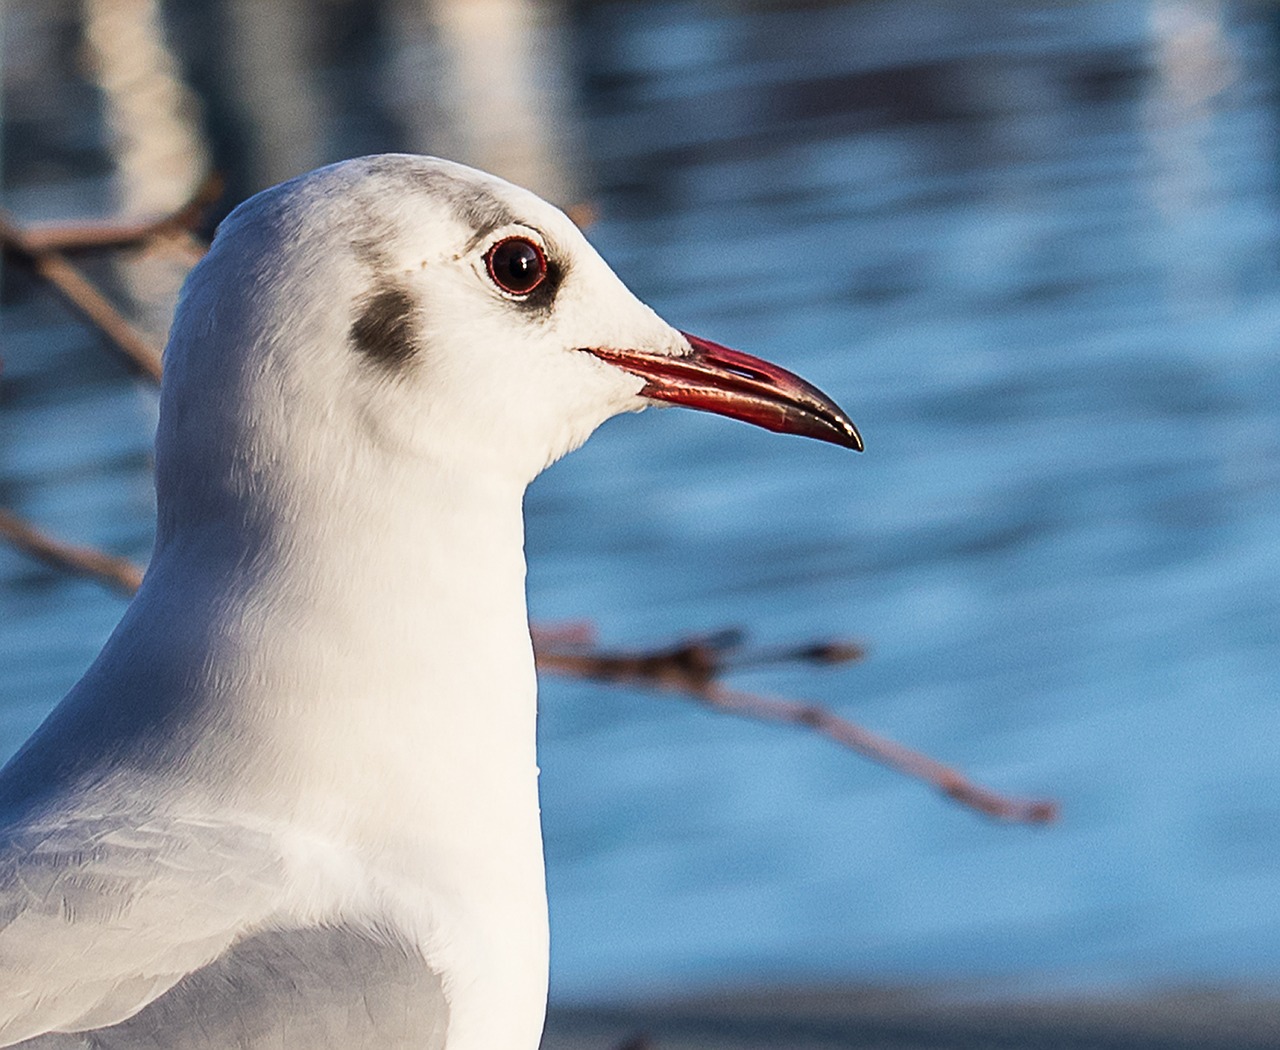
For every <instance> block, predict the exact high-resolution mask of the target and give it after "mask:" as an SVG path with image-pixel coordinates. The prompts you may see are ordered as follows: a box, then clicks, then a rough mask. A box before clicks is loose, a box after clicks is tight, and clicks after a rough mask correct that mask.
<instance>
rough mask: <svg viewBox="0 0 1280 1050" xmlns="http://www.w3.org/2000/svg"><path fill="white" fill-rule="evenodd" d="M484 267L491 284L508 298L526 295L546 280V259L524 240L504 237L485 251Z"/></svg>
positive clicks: (531, 243)
mask: <svg viewBox="0 0 1280 1050" xmlns="http://www.w3.org/2000/svg"><path fill="white" fill-rule="evenodd" d="M484 262H485V266H487V267H488V268H489V276H490V277H491V278H492V279H493V283H494V284H496V285H497V286H498V287H499V288H501V289H502V290H503V291H504V292H506V293H507V294H508V295H520V296H524V295H528V294H529V293H530V292H532V291H533V290H534V289H535V288H537V287H538V285H540V284H541V283H542V282H543V281H544V280H545V279H546V276H547V256H546V254H545V253H544V252H543V250H542V249H541V248H540V247H539V246H538V245H536V244H534V242H533V241H531V240H529V239H528V238H527V237H508V238H507V239H506V240H503V241H499V242H498V243H497V244H495V245H494V246H493V247H492V248H490V249H489V254H488V255H486V256H485V257H484Z"/></svg>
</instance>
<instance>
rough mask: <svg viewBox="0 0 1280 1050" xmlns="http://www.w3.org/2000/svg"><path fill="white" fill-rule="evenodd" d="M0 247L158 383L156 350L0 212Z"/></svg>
mask: <svg viewBox="0 0 1280 1050" xmlns="http://www.w3.org/2000/svg"><path fill="white" fill-rule="evenodd" d="M0 244H3V246H4V249H5V251H6V252H7V253H8V254H9V255H11V256H12V257H14V258H17V259H20V260H22V261H23V262H25V263H26V264H27V265H28V266H30V267H31V268H32V269H33V270H34V271H35V272H36V274H38V275H39V276H40V277H42V278H44V279H45V280H46V281H48V282H49V283H50V284H51V285H53V287H54V288H56V289H57V290H58V291H59V292H60V293H61V294H62V297H63V298H64V299H65V300H66V301H67V302H68V303H70V305H71V306H72V308H73V309H74V310H75V311H76V312H77V313H79V314H80V315H81V316H82V317H84V319H85V320H87V321H88V322H89V323H90V324H91V325H92V326H93V327H95V328H96V329H98V331H99V332H101V333H102V334H103V335H105V336H106V337H107V338H108V339H109V340H111V342H112V343H114V344H115V347H116V349H117V350H119V351H120V352H121V353H122V354H124V355H125V357H127V358H128V359H129V360H130V361H131V362H133V364H134V365H135V366H137V368H138V369H139V370H140V371H142V372H143V373H144V374H146V375H148V376H150V377H151V378H152V379H154V380H155V381H156V382H157V383H158V382H159V381H160V351H159V349H158V348H157V347H156V346H155V345H154V344H153V343H152V342H151V340H150V339H148V338H147V337H146V336H145V335H143V334H142V333H141V332H140V331H138V329H137V328H135V327H134V326H133V325H132V324H131V323H130V322H129V321H128V320H127V319H126V318H125V316H124V314H122V313H121V312H120V311H119V310H118V309H116V307H115V306H113V305H112V304H111V301H110V300H109V299H107V297H106V296H105V295H103V294H102V292H100V291H99V290H98V288H97V287H96V286H95V285H94V284H93V282H92V281H90V280H89V279H88V278H87V277H85V276H84V274H82V273H81V272H80V271H79V270H78V269H76V267H74V266H73V265H72V264H71V263H70V262H69V261H68V260H67V257H66V256H65V255H63V254H62V253H61V252H59V251H53V250H52V249H47V248H32V247H31V246H30V244H29V243H28V242H27V237H26V231H24V230H23V228H22V227H21V226H19V225H18V224H17V223H16V222H15V221H14V219H13V217H12V216H11V215H9V214H8V213H7V212H5V211H0Z"/></svg>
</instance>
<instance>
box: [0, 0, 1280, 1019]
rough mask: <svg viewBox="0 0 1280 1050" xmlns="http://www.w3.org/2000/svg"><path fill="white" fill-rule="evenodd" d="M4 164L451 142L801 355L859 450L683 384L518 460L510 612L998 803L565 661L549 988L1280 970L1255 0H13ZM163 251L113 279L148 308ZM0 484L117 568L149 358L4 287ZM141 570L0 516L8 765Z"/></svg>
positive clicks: (153, 311)
mask: <svg viewBox="0 0 1280 1050" xmlns="http://www.w3.org/2000/svg"><path fill="white" fill-rule="evenodd" d="M2 18H3V23H2V27H0V28H2V32H3V51H2V55H0V60H2V62H3V78H4V91H3V98H2V99H0V131H2V138H0V172H2V176H3V182H2V189H3V196H2V200H0V203H3V205H4V207H6V208H8V209H10V210H11V211H12V212H14V213H16V214H17V215H18V216H19V217H20V218H21V219H23V220H24V221H32V222H36V221H42V220H55V219H69V218H76V217H86V216H99V215H104V214H122V215H142V214H155V213H159V212H163V211H166V210H168V209H171V208H173V207H175V206H177V205H178V204H180V203H181V202H182V201H183V200H185V199H186V198H187V197H188V196H189V195H190V194H191V192H192V191H193V189H194V188H195V187H196V185H197V184H198V183H199V182H200V180H201V179H202V178H203V176H204V175H205V174H206V172H208V171H209V170H211V169H215V170H217V171H219V172H221V173H223V174H224V175H225V177H226V179H227V185H228V190H227V194H226V196H225V198H224V201H223V202H222V205H221V207H222V210H223V211H224V212H225V210H226V209H227V208H229V207H230V206H232V205H234V204H235V203H236V202H237V201H238V200H240V199H243V197H244V196H246V195H248V194H249V193H252V192H253V191H255V190H257V189H260V188H262V187H264V186H267V185H269V184H271V183H273V182H276V181H278V180H280V179H283V178H287V177H289V176H292V175H294V174H297V173H299V172H302V171H304V170H307V169H309V168H312V167H314V166H316V165H319V164H322V163H325V162H328V161H332V160H336V159H339V158H343V157H348V156H353V155H358V154H361V153H368V152H377V151H383V150H408V151H419V152H430V153H437V154H441V155H444V156H449V157H452V158H455V159H458V160H462V161H466V162H469V163H472V164H476V165H479V166H481V167H484V168H488V169H490V170H493V171H496V172H498V173H499V174H502V175H504V176H506V177H508V178H510V179H513V180H515V181H517V182H520V183H523V184H526V185H528V186H530V187H531V188H533V189H535V190H536V191H538V192H540V193H541V194H542V195H544V196H546V197H548V198H550V199H552V200H555V201H557V202H559V203H561V204H566V205H567V204H574V203H580V202H587V203H589V204H590V205H591V207H592V209H593V210H594V211H595V213H596V214H597V215H598V216H599V218H598V221H597V222H596V223H595V224H594V226H593V227H592V228H591V230H590V236H591V238H592V240H593V241H594V242H595V243H596V245H597V246H598V247H599V248H600V250H601V251H602V253H603V254H604V255H605V257H606V258H607V259H608V260H609V261H610V262H611V263H612V264H613V265H614V267H615V269H616V270H617V271H618V272H619V274H620V275H621V276H622V277H623V279H624V280H625V281H627V283H628V284H629V285H630V286H631V287H632V288H633V289H634V290H635V291H636V292H637V294H639V295H640V296H641V298H643V299H645V300H646V301H648V302H649V303H650V304H652V305H653V306H654V307H655V308H656V309H657V310H658V311H659V312H660V313H661V314H663V315H664V316H665V317H666V318H667V319H668V320H670V321H671V322H672V323H674V324H676V325H677V326H679V327H681V328H685V329H688V330H690V331H694V332H697V333H699V334H702V335H705V336H707V337H709V338H712V339H715V340H717V341H719V342H723V343H727V344H729V345H733V346H739V347H741V348H742V349H745V350H750V351H752V352H755V353H758V354H761V355H763V356H765V357H769V358H771V359H774V360H777V361H779V362H782V363H784V364H786V365H787V366H788V367H791V368H794V369H795V370H796V371H799V372H800V373H802V374H803V375H805V376H806V377H808V378H810V379H811V380H813V381H814V382H816V383H817V384H819V385H820V386H822V387H823V388H824V389H826V390H827V391H829V392H830V393H831V394H833V395H834V396H836V397H837V399H838V400H839V401H841V403H842V404H843V405H844V406H845V407H846V408H847V409H848V410H849V412H850V414H851V415H852V416H853V418H854V419H855V420H856V421H857V422H858V424H859V426H860V428H861V429H862V433H863V435H864V437H865V438H866V443H867V452H866V454H865V455H864V456H861V457H856V456H852V455H849V454H848V453H845V452H842V451H841V450H839V449H835V448H832V447H827V446H820V445H817V444H816V443H813V442H803V441H796V440H783V439H780V438H777V437H776V436H773V435H768V434H764V433H761V432H756V431H753V430H751V429H749V428H747V427H744V426H741V425H734V424H730V423H727V422H726V421H724V420H720V419H714V418H711V417H708V416H701V415H697V414H692V413H675V412H672V413H657V412H650V413H646V414H645V415H644V416H642V417H627V418H623V419H619V420H615V421H613V422H612V423H610V424H609V425H607V426H606V427H605V428H604V429H603V431H602V432H601V433H600V434H599V435H597V437H596V438H595V439H593V441H592V442H591V443H590V444H588V445H587V446H586V448H584V449H583V450H582V451H581V452H579V453H577V454H575V455H574V456H572V457H570V458H569V459H567V460H566V461H564V462H563V463H561V464H559V465H557V466H556V467H554V468H553V469H552V470H551V471H549V472H548V473H547V474H546V475H545V476H544V477H543V478H541V479H540V480H539V481H538V482H537V483H536V484H535V486H534V487H533V489H532V490H531V492H530V495H529V499H528V521H529V535H528V552H529V558H530V583H529V590H530V602H531V608H532V613H533V615H534V617H535V618H536V619H539V620H542V621H558V620H579V619H583V618H586V619H590V620H592V621H594V622H595V623H596V624H597V625H598V627H599V629H600V631H601V634H602V637H603V639H604V640H605V641H606V642H609V643H612V644H617V645H627V646H638V645H646V644H657V643H662V642H665V641H668V640H670V639H672V638H673V637H676V636H679V635H681V634H683V633H686V632H689V631H698V630H709V629H714V628H717V627H721V626H725V625H742V626H745V627H747V628H749V629H750V630H751V631H752V632H753V633H754V634H755V635H756V636H757V637H759V638H761V639H763V640H766V641H770V642H789V641H797V640H804V639H807V638H810V637H814V636H822V635H852V636H854V637H857V638H859V639H861V640H862V641H864V642H865V643H866V644H867V645H868V647H869V649H870V655H869V657H868V659H867V660H866V661H865V662H863V663H860V664H854V665H851V666H849V667H847V668H841V669H839V670H831V671H821V670H817V669H800V670H796V669H789V670H776V669H775V670H771V671H767V672H766V671H759V672H755V673H750V674H747V673H744V674H741V675H738V676H737V677H736V678H735V679H734V684H737V685H739V686H741V687H743V688H748V689H758V690H763V691H770V692H775V693H781V694H786V695H794V696H805V697H811V698H813V699H817V700H821V701H823V702H825V703H827V704H829V705H831V706H832V707H833V708H835V709H836V710H838V711H839V712H840V713H842V714H845V715H847V716H849V717H851V718H853V719H856V720H858V721H860V722H862V723H863V724H865V725H867V726H869V727H871V728H873V729H875V730H877V731H879V732H883V733H886V734H888V735H890V736H893V737H895V738H896V739H899V740H901V741H902V742H904V743H907V744H910V745H912V746H915V747H918V748H922V749H924V750H926V751H928V752H930V753H931V754H933V755H934V756H936V757H938V758H940V759H943V760H945V761H948V762H952V763H955V764H956V765H958V766H959V767H961V768H963V769H965V770H967V771H968V772H969V773H971V774H972V775H973V776H975V777H976V778H978V779H980V780H982V781H983V782H986V783H989V784H991V785H993V786H995V787H998V788H1001V789H1004V790H1007V791H1010V792H1013V793H1015V794H1048V795H1052V796H1055V797H1057V798H1058V799H1060V801H1061V802H1062V805H1063V817H1062V820H1061V821H1060V823H1058V824H1057V825H1054V826H1051V827H1048V828H1041V829H1028V828H1023V827H1012V826H1001V825H997V824H993V823H990V822H987V821H984V820H983V819H981V818H979V817H976V816H974V815H972V814H971V813H969V812H967V811H964V810H961V809H959V808H957V807H954V806H952V805H950V804H948V803H946V802H945V801H943V800H941V799H940V798H939V797H937V796H935V795H933V794H931V793H929V792H928V791H927V790H926V789H924V788H922V787H920V786H919V785H917V784H914V783H911V782H908V781H905V780H903V779H901V778H898V777H896V776H894V775H893V774H890V773H888V772H885V771H883V770H881V769H878V768H876V767H874V766H871V765H869V764H867V763H865V762H862V761H860V760H858V759H856V758H854V757H852V756H850V755H848V754H846V753H844V752H841V751H839V750H837V749H836V748H834V747H833V746H831V745H829V744H827V743H825V742H823V741H821V740H819V739H816V738H814V737H812V736H809V735H806V734H804V733H800V732H796V731H790V730H785V729H779V728H775V727H769V726H762V725H755V724H750V723H745V722H739V721H735V720H732V719H727V718H724V717H721V716H717V715H713V714H709V713H707V712H705V711H702V710H699V709H696V708H694V707H692V706H690V705H687V704H684V703H683V702H681V701H678V700H674V699H654V698H652V697H650V696H646V695H642V694H640V693H634V692H628V691H626V690H620V689H607V688H604V687H601V686H595V685H587V684H583V683H569V682H565V681H563V680H558V679H548V680H546V681H544V684H543V692H542V702H541V706H542V712H541V765H542V769H543V809H544V816H545V825H546V849H547V857H548V864H549V890H550V896H551V911H552V930H553V963H552V971H553V972H552V980H553V997H554V999H555V1001H557V1002H575V1001H576V1002H582V1001H593V1000H606V999H610V998H616V997H625V996H631V995H637V994H662V993H665V992H668V991H672V990H679V991H688V990H691V989H692V990H696V989H704V988H725V987H749V986H759V985H763V984H771V985H785V984H803V983H806V982H820V983H829V982H835V983H843V982H848V983H878V984H886V983H887V984H893V983H899V982H905V983H912V982H942V983H955V982H959V983H961V984H964V985H975V986H981V987H984V988H999V989H1002V990H1004V991H1007V992H1012V993H1015V994H1023V993H1026V994H1051V995H1059V994H1061V995H1066V994H1075V993H1079V992H1081V991H1105V992H1108V993H1110V992H1120V993H1128V992H1131V991H1137V990H1146V989H1152V988H1164V987H1170V986H1184V985H1197V986H1206V985H1208V986H1223V985H1226V986H1232V987H1245V986H1249V987H1257V986H1262V987H1267V986H1270V985H1272V983H1273V982H1274V981H1275V980H1276V978H1278V977H1280V696H1278V693H1280V355H1278V354H1277V345H1280V270H1278V266H1277V263H1278V260H1280V255H1278V252H1277V249H1278V247H1280V137H1278V136H1277V127H1278V125H1280V91H1278V88H1280V83H1278V81H1280V10H1278V9H1277V8H1276V7H1274V6H1273V5H1270V4H1264V3H1229V2H1219V3H1212V2H1192V0H1148V2H1137V0H1134V2H1096V3H1090V2H1081V3H1047V2H1045V3H1037V2H1009V3H999V4H991V3H980V2H975V0H959V2H956V0H949V2H941V0H938V2H933V3H929V2H925V0H865V2H843V3H842V2H816V0H815V2H805V3H782V2H776V3H770V2H764V0H756V2H738V3H733V2H729V0H722V2H712V0H702V2H694V0H688V2H662V3H656V2H654V3H650V2H641V0H600V2H592V3H586V2H555V0H359V2H357V0H320V2H304V0H202V2H197V0H163V2H162V0H80V2H72V0H13V2H10V3H8V4H7V5H5V6H4V8H3V15H2ZM183 269H184V267H183V265H182V260H181V259H177V258H173V259H170V258H166V257H164V256H163V255H162V256H160V257H155V256H151V257H147V258H144V259H132V260H111V259H107V260H104V261H101V262H100V263H98V264H97V265H96V267H95V269H94V271H93V272H94V274H95V276H96V277H98V279H100V280H102V281H104V282H106V283H107V285H108V287H109V288H110V289H111V291H112V294H113V295H115V296H116V297H117V298H118V299H119V301H121V302H123V303H125V304H127V308H128V312H129V313H130V315H131V316H132V317H134V318H136V319H137V320H138V322H139V324H141V325H142V326H143V327H144V328H145V329H147V330H148V331H150V332H153V333H156V334H157V335H159V334H162V333H163V331H164V327H165V325H166V324H167V320H168V316H169V311H170V309H171V307H172V302H173V297H174V295H175V294H176V291H177V287H178V283H179V282H180V279H181V275H182V272H183ZM0 324H2V325H3V334H2V338H3V344H2V347H3V373H2V374H0V506H5V507H8V508H10V509H12V510H14V511H17V512H18V513H20V514H22V515H23V516H25V517H27V518H29V519H31V520H33V521H35V522H36V523H38V524H40V525H41V526H42V527H44V528H46V529H48V530H49V531H51V532H53V533H55V534H57V535H59V536H62V537H63V538H67V539H72V540H76V541H79V542H84V543H92V544H95V545H98V546H101V547H103V548H105V549H108V550H110V551H112V552H115V553H118V554H123V555H127V556H129V557H131V558H134V559H136V560H138V561H145V559H146V557H147V554H148V552H149V549H150V544H151V536H152V515H153V502H152V493H151V480H150V446H151V438H152V430H153V427H154V422H155V415H156V393H155V390H154V389H153V388H152V386H151V385H150V384H149V383H148V382H146V381H144V380H141V379H139V378H137V377H136V376H135V375H134V374H133V373H132V372H131V371H130V370H129V369H128V368H127V367H126V366H125V365H123V364H122V363H120V362H119V361H118V360H117V359H116V358H115V357H114V356H113V355H112V354H111V353H109V352H106V351H105V350H104V342H103V340H102V339H101V337H100V336H98V335H96V334H94V333H93V332H91V331H89V330H88V329H86V328H85V327H84V326H83V325H81V324H80V323H78V322H76V321H75V320H74V319H73V317H72V316H71V315H70V314H69V313H68V312H67V311H66V309H65V308H64V307H63V306H61V305H60V304H59V303H58V302H57V301H56V300H55V299H53V298H52V297H51V296H49V295H48V294H47V293H45V292H44V291H42V290H41V289H40V288H39V287H37V286H36V285H35V284H34V283H33V281H32V280H31V279H30V277H29V275H27V274H26V273H24V272H22V271H21V270H20V268H18V267H16V266H13V265H10V266H7V267H6V269H5V273H4V284H3V309H2V310H0ZM123 607H124V600H123V599H121V598H120V597H118V596H116V595H115V594H113V593H111V592H109V591H107V590H105V589H104V588H102V587H101V586H99V585H97V584H95V583H92V582H86V581H82V580H76V579H72V578H69V577H67V576H64V575H61V574H59V573H57V572H55V571H54V570H51V569H48V568H45V567H42V566H41V565H39V564H37V563H35V562H32V561H30V560H28V559H27V558H25V557H24V556H22V555H20V554H18V553H17V552H15V551H13V550H10V549H8V548H0V755H3V756H7V755H8V754H9V753H11V752H12V751H13V749H14V748H16V747H17V745H18V744H19V743H20V742H21V740H22V739H23V738H24V737H25V735H26V734H27V733H28V732H29V731H30V730H31V729H32V728H33V727H34V726H35V725H36V724H37V723H38V722H39V720H40V719H41V718H42V717H43V716H44V714H45V713H46V712H47V711H48V710H49V708H50V707H51V706H52V705H53V704H54V703H55V702H56V701H57V700H58V699H59V698H60V697H61V695H62V694H63V692H64V691H65V690H66V689H67V688H68V687H69V686H70V685H71V683H72V682H74V681H75V679H76V678H77V677H78V676H79V675H80V673H81V672H82V671H83V669H84V668H85V667H86V665H87V664H88V662H89V661H90V659H91V658H92V656H93V655H94V654H95V652H96V650H97V648H98V647H99V645H100V644H101V642H102V641H103V640H104V638H105V636H106V634H107V633H108V632H109V631H110V629H111V628H112V626H113V625H114V623H115V622H116V620H117V619H118V617H119V616H120V614H121V612H122V610H123Z"/></svg>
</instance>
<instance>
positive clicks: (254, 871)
mask: <svg viewBox="0 0 1280 1050" xmlns="http://www.w3.org/2000/svg"><path fill="white" fill-rule="evenodd" d="M279 884H280V873H279V863H278V860H277V858H276V856H275V854H274V853H273V851H272V849H271V846H270V842H269V839H268V837H267V836H266V835H265V834H263V833H260V832H254V831H252V830H250V829H247V828H245V827H243V826H239V825H233V824H227V823H224V822H216V821H200V820H190V819H174V818H151V819H146V820H142V821H139V819H138V817H137V815H136V814H116V815H111V814H98V815H92V816H77V817H75V818H71V819H63V820H59V821H56V822H48V823H40V822H33V823H28V824H24V825H20V826H18V827H16V828H11V829H9V830H8V831H6V832H5V833H4V834H3V840H2V841H0V1046H9V1045H11V1044H13V1043H15V1042H19V1041H21V1040H23V1039H27V1038H28V1037H30V1036H34V1035H37V1034H40V1033H45V1032H51V1031H69V1030H84V1029H89V1028H97V1027H99V1026H102V1025H109V1024H114V1023H115V1022H117V1021H120V1020H122V1019H123V1018H126V1017H129V1016H130V1015H132V1014H134V1013H135V1012H136V1011H137V1010H138V1009H139V1008H140V1007H142V1006H144V1005H145V1004H146V1003H148V1002H150V1001H151V1000H152V999H154V998H156V997H157V996H159V995H161V994H163V993H164V991H165V990H166V989H168V988H169V987H171V986H172V985H174V984H175V983H176V982H178V981H180V980H181V979H182V978H183V977H185V976H186V975H187V974H189V973H191V972H192V971H193V970H197V969H199V968H201V967H203V966H205V965H206V964H208V963H209V962H210V961H211V960H213V959H216V958H217V957H218V956H219V955H220V954H222V953H223V952H224V951H225V950H226V948H227V947H228V946H229V945H230V944H231V943H232V942H233V941H234V940H235V939H236V938H237V937H238V936H240V935H241V934H242V933H243V932H244V931H245V930H246V929H248V928H250V927H251V926H254V925H257V924H259V923H260V922H261V921H262V920H263V918H265V917H266V916H267V915H269V914H270V912H271V910H272V908H273V907H274V906H275V901H276V899H277V891H276V887H277V886H278V885H279Z"/></svg>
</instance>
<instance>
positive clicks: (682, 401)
mask: <svg viewBox="0 0 1280 1050" xmlns="http://www.w3.org/2000/svg"><path fill="white" fill-rule="evenodd" d="M680 334H681V335H683V336H684V337H685V338H686V339H687V340H689V346H690V347H692V348H693V352H692V353H690V354H687V355H685V356H684V357H671V356H668V355H667V354H654V353H645V352H644V351H640V350H591V351H590V352H591V353H593V354H595V355H596V357H598V358H600V359H601V360H602V361H608V362H609V363H610V364H611V365H616V366H617V367H618V368H621V369H623V370H624V371H627V372H631V373H632V374H634V375H638V376H640V377H641V378H642V379H644V380H645V384H644V387H643V388H642V389H641V391H640V393H641V394H643V395H644V396H645V397H651V398H653V399H654V400H656V401H670V402H671V403H672V404H676V405H684V407H685V408H696V409H699V410H701V411H703V412H715V413H717V414H718V415H722V416H730V417H732V418H733V419H741V420H744V421H745V422H747V423H754V424H755V425H756V426H758V427H764V428H765V430H773V431H777V432H778V433H780V434H800V435H802V436H804V437H811V438H817V439H818V440H819V441H830V442H831V443H832V444H835V445H843V446H844V447H845V448H851V449H853V450H854V451H855V452H861V451H862V437H861V435H860V434H859V433H858V428H857V427H855V426H854V425H853V420H851V419H850V418H849V417H848V416H847V415H845V414H844V411H843V410H842V409H841V408H840V406H839V405H837V404H836V403H835V402H834V401H832V400H831V398H829V397H827V395H826V394H824V393H823V392H822V391H821V390H819V389H818V388H817V387H816V386H814V385H813V384H812V383H807V382H805V381H804V380H803V379H801V378H800V377H799V376H798V375H795V374H794V373H792V372H788V371H787V370H786V369H785V368H779V367H778V366H777V365H773V364H770V363H769V362H768V361H761V360H760V358H758V357H752V356H751V355H750V354H744V353H742V352H741V351H739V350H730V349H729V348H728V347H727V346H720V345H719V344H718V343H712V342H710V341H708V340H706V339H699V338H698V337H697V336H696V335H690V334H689V333H688V332H681V333H680Z"/></svg>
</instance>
